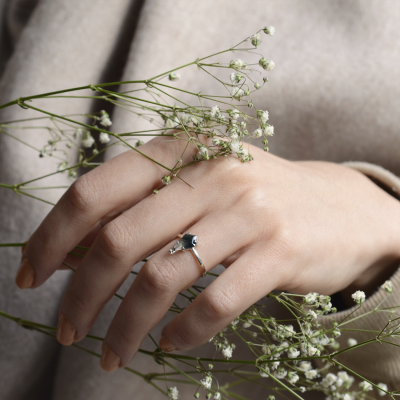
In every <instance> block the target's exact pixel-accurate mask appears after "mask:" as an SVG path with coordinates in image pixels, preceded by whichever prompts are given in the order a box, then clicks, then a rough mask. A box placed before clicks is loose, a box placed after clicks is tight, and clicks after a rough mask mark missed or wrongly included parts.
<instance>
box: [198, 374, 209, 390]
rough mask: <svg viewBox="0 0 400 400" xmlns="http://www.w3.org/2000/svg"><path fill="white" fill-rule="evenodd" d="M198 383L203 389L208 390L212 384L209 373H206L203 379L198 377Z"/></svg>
mask: <svg viewBox="0 0 400 400" xmlns="http://www.w3.org/2000/svg"><path fill="white" fill-rule="evenodd" d="M200 384H201V386H202V387H203V389H207V390H210V389H211V385H212V378H211V376H210V375H207V376H206V377H205V378H204V379H200Z"/></svg>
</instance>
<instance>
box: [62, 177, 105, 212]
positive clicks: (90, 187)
mask: <svg viewBox="0 0 400 400" xmlns="http://www.w3.org/2000/svg"><path fill="white" fill-rule="evenodd" d="M66 196H67V201H68V203H69V204H70V205H71V206H72V207H73V208H74V209H76V210H78V211H80V212H87V211H89V210H90V209H92V208H93V207H94V206H95V205H96V204H97V201H98V199H99V196H100V193H99V190H98V188H97V186H96V184H95V182H93V178H91V177H90V174H85V175H83V176H81V177H80V178H79V179H78V180H76V181H75V182H74V183H73V184H72V185H71V187H70V188H69V190H68V192H67V195H66Z"/></svg>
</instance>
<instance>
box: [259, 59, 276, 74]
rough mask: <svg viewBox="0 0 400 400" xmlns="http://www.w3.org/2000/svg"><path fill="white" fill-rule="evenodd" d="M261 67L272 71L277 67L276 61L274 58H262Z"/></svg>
mask: <svg viewBox="0 0 400 400" xmlns="http://www.w3.org/2000/svg"><path fill="white" fill-rule="evenodd" d="M258 63H259V64H260V66H261V67H263V68H264V69H265V70H266V71H271V70H272V69H273V68H274V67H275V63H274V62H273V61H272V60H267V59H266V58H265V57H263V58H260V60H259V61H258Z"/></svg>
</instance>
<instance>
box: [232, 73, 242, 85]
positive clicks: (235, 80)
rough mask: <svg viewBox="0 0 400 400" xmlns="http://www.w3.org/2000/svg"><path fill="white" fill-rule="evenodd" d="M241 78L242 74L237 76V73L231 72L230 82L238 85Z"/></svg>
mask: <svg viewBox="0 0 400 400" xmlns="http://www.w3.org/2000/svg"><path fill="white" fill-rule="evenodd" d="M242 78H243V75H242V74H239V73H237V72H232V73H231V82H232V84H233V85H236V84H238V83H239V82H240V81H241V80H242Z"/></svg>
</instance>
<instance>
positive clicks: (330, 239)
mask: <svg viewBox="0 0 400 400" xmlns="http://www.w3.org/2000/svg"><path fill="white" fill-rule="evenodd" d="M185 144H186V143H185V142H184V141H179V140H177V141H171V140H167V139H166V138H158V139H154V140H152V141H150V142H149V143H147V144H146V145H144V146H142V147H141V150H142V151H143V152H144V153H145V154H147V155H149V156H150V157H152V158H154V159H156V160H158V161H160V162H161V163H162V164H164V165H167V166H170V167H172V166H173V165H174V164H175V162H176V160H177V159H178V158H179V157H180V155H181V153H182V150H183V147H184V145H185ZM249 151H250V154H252V155H253V157H254V161H251V162H248V163H244V164H243V163H241V162H240V161H239V160H238V159H236V158H235V157H230V158H229V160H227V159H225V158H221V159H217V160H211V161H207V162H202V163H199V164H196V165H193V166H190V167H186V168H183V169H182V170H181V172H180V173H179V176H181V177H182V178H183V179H184V180H185V181H187V182H189V183H190V184H191V185H192V186H193V187H194V189H192V188H190V187H189V186H188V185H186V184H184V183H183V182H182V181H180V180H178V179H174V180H173V181H172V183H171V184H170V185H168V186H165V187H164V188H162V189H161V190H160V191H159V193H158V194H157V195H154V194H152V191H153V189H155V188H156V187H158V186H159V184H160V177H161V176H163V175H165V170H164V169H162V168H161V167H159V166H157V165H155V164H153V163H152V162H151V161H149V160H147V159H144V158H143V157H142V156H140V155H138V154H137V153H135V152H134V151H128V152H126V153H124V154H122V155H120V156H118V157H115V158H113V159H111V160H110V161H108V162H106V163H105V164H103V165H102V166H100V167H98V168H96V169H95V170H93V171H91V172H89V173H87V174H86V175H84V176H82V177H81V178H79V179H78V180H77V181H76V182H75V183H74V184H73V185H72V186H71V188H70V189H69V190H68V191H67V192H66V193H65V195H64V196H63V197H62V198H61V199H60V201H59V202H58V203H57V205H56V206H55V207H54V209H53V210H52V211H51V212H50V213H49V215H48V216H47V217H46V218H45V220H44V221H43V222H42V224H41V225H40V226H39V228H38V229H37V230H36V232H35V233H34V234H33V235H32V237H31V238H30V239H29V241H28V244H27V246H26V248H25V250H24V253H23V260H28V262H29V263H30V265H31V266H32V267H33V270H34V275H33V276H34V280H33V283H32V284H31V285H30V286H31V287H32V288H36V287H39V286H40V285H42V284H43V283H44V282H45V281H46V280H47V279H48V278H49V277H50V276H51V275H52V274H53V273H54V272H55V271H56V270H57V269H58V268H60V265H61V263H62V261H63V260H64V259H65V258H66V257H67V253H68V252H70V251H71V250H73V249H74V247H75V246H76V245H79V244H80V243H81V244H82V243H83V244H86V245H90V250H89V251H88V252H87V254H86V255H85V257H84V258H83V260H82V261H81V262H80V263H79V264H77V263H76V262H75V265H76V267H77V271H76V272H75V274H74V276H73V279H72V281H71V283H70V285H69V287H68V289H67V291H66V293H65V295H64V298H63V301H62V305H61V308H60V314H59V315H60V317H61V322H60V323H59V332H58V339H59V341H60V342H61V343H62V344H64V345H68V344H71V343H72V342H73V341H80V340H82V339H83V338H84V337H85V336H86V334H87V333H88V332H89V330H90V328H91V327H92V325H93V323H94V321H95V320H96V318H97V316H98V314H99V313H100V311H101V309H102V308H103V306H104V305H105V304H106V303H107V302H108V301H109V300H110V298H111V297H112V296H113V295H114V293H116V291H117V290H118V288H119V287H120V286H121V284H122V283H123V282H124V280H125V279H126V278H127V276H128V275H129V273H130V271H131V269H132V266H133V265H134V264H135V263H137V262H138V261H140V260H141V259H143V258H144V257H146V256H149V255H151V254H153V253H154V252H156V254H154V256H152V257H151V258H150V260H149V261H148V262H147V263H146V264H145V265H144V266H143V267H142V269H141V270H140V272H139V274H138V276H137V278H136V280H135V281H134V283H133V284H132V286H131V288H130V289H129V291H128V293H127V295H126V297H125V299H124V300H123V301H122V303H121V305H120V307H119V309H118V311H117V313H116V315H115V317H114V319H113V321H112V323H111V325H110V327H109V329H108V332H107V335H106V338H105V341H104V345H103V357H102V360H101V365H102V367H103V369H105V370H107V371H113V370H115V369H116V368H117V367H125V366H126V365H128V364H129V363H130V362H131V360H132V359H133V357H134V356H135V354H136V352H137V350H138V349H139V347H140V345H141V343H142V341H143V340H144V338H145V337H146V335H147V334H148V332H150V331H151V329H152V328H153V327H154V326H155V325H156V324H157V323H158V321H159V320H160V319H161V318H162V316H163V315H164V314H165V313H166V311H167V309H168V308H169V307H170V305H171V304H172V302H173V301H174V299H175V297H176V295H177V293H178V292H180V291H182V290H184V289H185V288H187V287H189V286H190V285H192V284H194V283H195V282H196V281H197V279H198V278H199V276H200V270H199V266H198V264H197V262H196V260H195V258H194V257H193V255H192V254H191V253H190V252H177V253H175V254H173V255H170V254H169V249H170V248H172V247H173V245H174V244H175V243H176V236H177V234H178V233H185V232H191V233H193V234H196V235H197V236H198V245H197V247H196V249H197V250H198V252H199V254H200V256H201V258H202V260H203V261H204V263H205V266H206V268H207V270H208V271H209V270H211V269H212V268H214V267H215V266H216V265H218V264H223V265H224V266H225V267H226V268H227V269H226V270H225V272H224V273H223V274H222V275H221V276H220V277H219V278H217V279H216V280H215V281H213V283H212V284H211V285H209V286H208V287H207V289H206V290H204V291H203V292H202V293H201V294H200V295H199V296H198V297H197V298H196V300H195V301H194V302H193V303H192V304H191V305H190V306H189V307H188V308H187V309H186V310H185V311H184V312H182V313H181V314H179V315H178V316H177V317H176V318H175V319H174V320H173V321H171V322H170V323H169V324H168V325H167V326H165V327H164V330H163V332H162V338H161V341H160V345H161V347H162V348H163V349H165V350H166V351H172V350H175V349H179V350H189V349H192V348H194V347H196V346H199V345H201V344H203V343H205V342H207V341H208V340H209V338H210V337H212V336H214V335H215V334H216V333H217V332H219V331H220V330H221V329H222V328H224V327H225V326H226V325H228V324H229V323H230V322H231V321H232V320H233V319H234V318H236V317H237V316H238V315H240V313H242V312H243V311H244V310H245V309H247V308H248V307H249V306H251V305H252V304H253V303H255V302H256V301H257V300H259V299H261V298H262V297H263V296H265V295H266V294H268V293H269V292H270V291H271V290H273V289H282V290H287V291H290V292H294V293H300V294H306V293H308V292H310V291H316V292H319V293H322V294H332V293H335V292H338V291H341V290H343V289H345V288H349V287H354V288H357V289H362V287H364V286H366V287H368V285H369V286H371V287H373V288H375V287H376V286H377V283H379V281H380V280H381V279H382V278H383V277H385V276H386V275H387V274H388V273H389V271H391V270H392V269H393V265H394V263H395V262H396V261H398V260H399V259H400V246H399V244H400V226H399V224H397V223H395V221H398V220H399V218H400V205H399V203H398V201H397V200H395V199H394V198H393V197H391V196H390V195H388V194H387V193H385V192H384V191H383V190H381V189H380V188H379V187H377V186H376V185H375V184H374V183H372V182H371V181H370V180H369V179H368V178H366V177H365V176H364V175H362V174H361V173H359V172H357V171H354V170H352V169H350V168H347V167H345V166H341V165H337V164H334V163H329V162H319V161H307V162H291V161H287V160H284V159H282V158H279V157H276V156H273V155H271V154H269V153H265V152H263V151H262V150H260V149H258V148H256V147H254V146H249ZM193 154H194V150H193V151H192V152H190V151H189V152H188V153H186V156H185V157H186V158H187V159H186V160H183V162H184V164H185V163H186V162H190V160H191V157H192V156H193ZM72 261H73V260H71V262H72ZM18 282H21V280H20V279H19V278H18V277H17V283H18ZM20 286H21V287H23V286H24V285H22V284H20ZM25 287H26V285H25Z"/></svg>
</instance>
